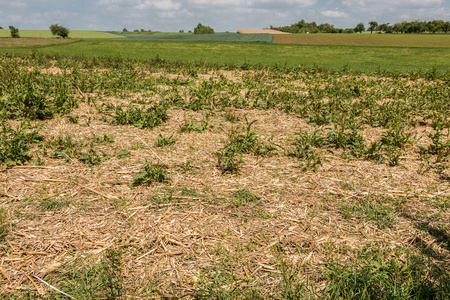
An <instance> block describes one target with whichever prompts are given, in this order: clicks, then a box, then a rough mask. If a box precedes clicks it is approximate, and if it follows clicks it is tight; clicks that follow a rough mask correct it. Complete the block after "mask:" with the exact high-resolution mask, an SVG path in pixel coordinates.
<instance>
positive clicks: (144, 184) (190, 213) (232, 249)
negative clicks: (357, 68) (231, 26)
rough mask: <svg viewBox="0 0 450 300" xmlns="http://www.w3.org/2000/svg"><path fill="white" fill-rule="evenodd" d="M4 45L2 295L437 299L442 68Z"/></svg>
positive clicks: (446, 161) (449, 197) (442, 229)
mask: <svg viewBox="0 0 450 300" xmlns="http://www.w3.org/2000/svg"><path fill="white" fill-rule="evenodd" d="M75 45H81V46H82V47H80V48H70V47H69V46H71V47H73V46H75ZM96 45H97V46H100V47H99V48H97V51H101V49H103V51H104V50H105V49H107V47H106V46H105V45H109V48H108V49H113V48H119V49H120V50H121V51H124V49H125V48H120V47H124V46H125V45H128V46H127V47H130V50H129V51H130V52H133V49H137V48H140V47H144V50H143V51H149V48H146V47H148V46H147V45H151V47H156V46H158V47H169V46H170V47H171V48H172V49H173V50H172V51H176V50H178V51H180V52H181V51H186V49H187V48H188V47H193V48H194V49H196V50H198V48H199V47H200V48H201V47H204V48H206V46H205V44H202V43H162V42H157V43H155V42H145V43H144V42H130V43H118V42H114V43H109V42H101V43H97V42H95V43H85V42H79V43H77V44H71V45H59V46H56V47H53V46H52V47H47V48H40V49H45V50H48V49H50V50H52V51H56V50H58V49H60V51H59V53H64V52H65V51H68V50H70V51H73V52H74V53H75V54H81V53H82V51H81V49H83V47H87V48H85V49H91V50H89V51H93V49H95V47H96ZM202 45H203V46H202ZM234 45H237V47H236V48H230V49H232V50H233V51H237V50H236V49H238V47H242V48H245V47H250V48H247V50H249V49H254V48H251V47H256V45H248V44H246V43H240V44H233V47H234ZM176 46H177V47H179V48H178V49H177V48H176ZM225 46H226V47H232V46H231V45H230V44H222V43H211V44H209V46H208V47H209V49H210V50H211V49H215V48H214V47H217V48H219V49H221V50H223V49H224V48H226V47H225ZM271 46H273V48H272V49H278V51H279V50H280V49H284V50H285V51H287V50H292V49H304V48H307V47H303V46H296V48H292V47H291V46H289V47H287V46H286V47H285V46H283V45H271ZM102 47H103V48H102ZM258 47H259V45H258ZM258 49H260V48H258ZM264 49H268V48H264ZM314 49H315V50H316V51H317V49H320V47H316V48H314ZM328 49H333V48H332V47H330V48H328ZM355 49H360V48H359V47H355ZM363 49H367V48H364V47H363ZM377 49H380V48H377ZM400 49H403V48H400ZM433 49H436V48H433ZM164 50H166V51H167V49H164V48H163V51H164ZM8 51H9V54H2V55H0V78H2V80H0V91H1V95H0V133H1V134H0V167H1V169H0V299H2V300H3V299H4V300H26V299H45V300H51V299H61V300H62V299H67V296H64V295H63V294H62V293H61V292H64V293H66V294H68V295H69V296H71V297H72V298H74V299H79V300H83V299H86V300H87V299H117V300H119V299H223V300H234V299H257V300H263V299H277V300H278V299H279V300H286V299H300V300H301V299H304V300H307V299H308V300H311V299H318V300H322V299H323V300H325V299H333V300H335V299H336V300H337V299H378V300H405V299H407V300H408V299H411V300H413V299H439V300H441V299H442V300H446V299H448V296H449V295H450V284H449V283H450V235H449V232H450V118H449V114H450V102H449V93H450V86H449V79H448V77H447V78H446V79H445V78H441V79H438V78H437V76H436V75H437V74H436V73H435V72H425V73H417V72H412V73H409V74H403V75H401V76H400V75H398V74H382V73H372V74H360V73H359V72H353V71H351V70H346V71H342V70H341V71H339V72H333V71H329V70H325V69H318V68H309V69H308V68H305V69H295V70H294V69H285V68H272V69H268V68H266V67H261V68H255V69H250V70H246V69H245V68H242V67H235V68H233V67H230V66H222V67H220V66H212V65H208V64H193V63H186V62H167V61H162V60H161V59H152V60H140V59H137V58H136V57H133V59H132V60H130V59H124V58H120V57H117V56H115V54H114V53H113V52H108V53H102V55H103V56H105V57H104V58H101V57H98V56H99V55H94V52H89V51H88V52H89V53H88V55H89V56H91V57H78V58H77V57H72V56H68V55H61V54H57V55H47V54H42V53H40V52H34V53H32V54H13V53H11V52H10V50H8ZM155 51H156V50H155ZM230 51H231V50H230ZM253 51H255V50H253ZM272 51H275V50H272ZM68 53H70V52H68ZM98 53H101V52H98ZM142 53H145V52H142ZM163 53H164V52H161V56H162V54H163ZM213 53H214V51H213ZM137 54H139V53H136V54H134V55H137ZM151 55H155V53H152V54H151ZM172 55H173V54H172ZM205 55H206V52H205ZM228 55H229V54H228ZM248 55H255V53H254V52H253V53H251V52H249V53H248ZM93 56H96V57H95V58H94V57H93ZM148 57H149V56H148ZM46 283H47V284H46ZM49 285H51V286H53V287H56V288H57V289H58V291H56V290H54V289H52V288H50V287H49Z"/></svg>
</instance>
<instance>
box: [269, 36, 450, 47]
mask: <svg viewBox="0 0 450 300" xmlns="http://www.w3.org/2000/svg"><path fill="white" fill-rule="evenodd" d="M273 43H278V44H313V45H361V46H369V45H371V46H409V47H450V35H449V34H437V35H433V34H409V35H408V34H357V33H355V34H334V33H333V34H331V33H330V34H324V33H322V34H291V35H277V34H274V39H273Z"/></svg>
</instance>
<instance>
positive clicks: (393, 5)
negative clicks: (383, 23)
mask: <svg viewBox="0 0 450 300" xmlns="http://www.w3.org/2000/svg"><path fill="white" fill-rule="evenodd" d="M443 2H444V1H443V0H397V1H392V0H342V5H343V6H344V7H347V8H348V9H350V10H358V11H361V10H362V11H364V12H366V11H371V10H375V11H384V10H386V9H391V10H392V9H400V8H406V9H409V8H417V7H424V8H431V7H439V6H441V5H442V4H443Z"/></svg>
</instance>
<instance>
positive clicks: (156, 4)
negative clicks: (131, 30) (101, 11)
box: [97, 0, 182, 11]
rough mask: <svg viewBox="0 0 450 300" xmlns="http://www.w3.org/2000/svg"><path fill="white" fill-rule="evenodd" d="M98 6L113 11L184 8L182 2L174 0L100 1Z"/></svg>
mask: <svg viewBox="0 0 450 300" xmlns="http://www.w3.org/2000/svg"><path fill="white" fill-rule="evenodd" d="M97 5H99V6H103V7H106V8H107V9H108V8H109V9H112V10H121V9H137V10H145V9H157V10H163V11H165V10H179V9H180V8H181V7H182V4H181V2H176V1H173V0H159V1H157V0H129V1H126V0H99V1H98V2H97Z"/></svg>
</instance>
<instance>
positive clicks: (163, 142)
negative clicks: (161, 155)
mask: <svg viewBox="0 0 450 300" xmlns="http://www.w3.org/2000/svg"><path fill="white" fill-rule="evenodd" d="M175 143H176V140H175V139H174V138H173V134H172V135H171V136H169V137H165V136H163V135H161V133H160V134H159V135H158V140H156V142H155V147H164V146H170V145H173V144H175Z"/></svg>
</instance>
